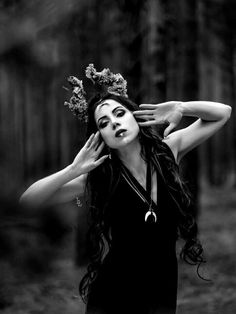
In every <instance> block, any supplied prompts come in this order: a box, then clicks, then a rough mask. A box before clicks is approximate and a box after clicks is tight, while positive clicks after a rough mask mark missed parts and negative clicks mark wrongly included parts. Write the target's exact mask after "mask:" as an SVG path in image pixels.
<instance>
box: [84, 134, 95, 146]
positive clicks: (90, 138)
mask: <svg viewBox="0 0 236 314" xmlns="http://www.w3.org/2000/svg"><path fill="white" fill-rule="evenodd" d="M93 138H94V133H92V134H91V135H90V137H89V139H88V140H87V142H86V143H85V145H84V147H85V148H89V146H90V145H91V143H92V141H93Z"/></svg>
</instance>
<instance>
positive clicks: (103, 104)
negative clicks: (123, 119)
mask: <svg viewBox="0 0 236 314" xmlns="http://www.w3.org/2000/svg"><path fill="white" fill-rule="evenodd" d="M103 105H109V104H107V103H104V104H102V106H103ZM119 108H122V109H123V107H122V106H117V107H115V108H114V109H113V110H112V113H114V112H115V111H116V110H117V109H119ZM106 117H107V116H102V117H100V118H99V119H98V121H97V123H98V122H99V121H100V120H101V119H103V118H106Z"/></svg>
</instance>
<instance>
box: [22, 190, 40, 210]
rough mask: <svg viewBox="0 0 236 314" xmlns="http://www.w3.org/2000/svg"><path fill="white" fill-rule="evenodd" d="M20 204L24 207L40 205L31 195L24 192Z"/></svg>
mask: <svg viewBox="0 0 236 314" xmlns="http://www.w3.org/2000/svg"><path fill="white" fill-rule="evenodd" d="M19 204H20V205H21V206H22V207H24V208H35V207H39V206H40V204H39V202H37V201H36V200H35V198H33V197H32V196H31V195H29V194H27V192H24V193H23V194H22V195H21V197H20V198H19Z"/></svg>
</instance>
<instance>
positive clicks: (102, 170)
mask: <svg viewBox="0 0 236 314" xmlns="http://www.w3.org/2000/svg"><path fill="white" fill-rule="evenodd" d="M106 99H113V100H116V101H117V102H119V103H120V104H122V105H123V106H124V107H126V108H127V109H128V110H130V111H131V112H132V111H135V110H138V109H139V107H138V105H137V104H135V103H134V102H132V101H131V100H130V99H128V98H126V97H122V96H116V95H113V94H110V93H105V94H97V95H95V96H94V97H93V98H91V99H90V101H89V105H88V126H87V137H89V136H90V135H91V134H92V133H95V132H96V131H97V125H96V121H95V118H94V112H95V110H96V108H97V106H98V105H99V104H100V103H101V102H102V101H104V100H106ZM162 131H163V128H160V129H156V128H154V127H145V128H140V133H139V139H140V144H141V156H142V158H143V159H144V160H145V161H146V160H147V157H146V156H151V157H149V158H151V159H152V163H153V164H154V166H155V167H156V169H158V171H159V172H160V174H161V175H162V177H163V179H164V181H165V183H166V186H167V188H168V191H169V195H170V197H172V199H173V200H174V202H175V203H176V208H177V211H178V213H177V217H178V218H177V220H178V221H177V227H178V237H179V238H181V239H183V240H184V245H183V247H182V250H181V252H180V257H181V258H182V259H183V260H184V261H185V262H187V263H189V264H192V265H198V268H197V273H198V275H199V277H200V278H202V277H201V276H200V274H199V272H198V269H199V266H200V265H201V263H203V262H205V259H204V257H203V248H202V245H201V243H200V241H199V239H198V237H197V236H198V228H197V223H196V221H195V219H194V215H193V214H192V213H191V212H190V208H191V207H190V204H191V196H190V193H189V191H188V189H187V187H186V184H185V183H184V182H183V180H182V179H181V178H180V174H179V167H178V165H177V164H176V162H175V159H174V156H173V154H172V151H171V150H170V148H169V147H168V145H167V144H165V143H164V142H163V141H162V139H163V136H162V134H161V133H163V132H162ZM150 149H151V151H152V152H153V154H148V155H147V151H150ZM108 153H111V155H112V158H111V159H108V158H107V159H106V160H105V161H104V162H103V163H102V164H101V165H100V166H99V167H97V168H96V169H94V170H93V171H91V172H90V173H89V174H88V177H87V183H86V199H87V206H88V207H89V230H88V253H89V256H90V263H89V265H88V268H87V273H86V274H85V276H84V277H83V278H82V280H81V282H80V285H79V292H80V295H81V297H82V299H83V300H84V302H85V303H86V302H87V297H88V294H89V288H90V285H91V283H92V282H93V281H94V279H95V278H96V275H97V273H98V271H99V267H100V266H101V264H102V260H103V258H104V255H105V252H106V251H107V250H109V248H110V247H111V245H112V239H111V235H110V225H109V211H108V210H107V208H108V205H109V201H110V199H111V197H112V195H113V193H114V192H115V191H116V187H117V185H118V183H119V180H120V177H121V167H120V166H121V161H120V160H119V158H118V156H117V154H116V153H115V151H113V150H110V149H109V148H108V147H106V146H105V147H104V149H103V151H102V153H101V155H104V154H108ZM101 182H102V184H101ZM202 279H204V278H202Z"/></svg>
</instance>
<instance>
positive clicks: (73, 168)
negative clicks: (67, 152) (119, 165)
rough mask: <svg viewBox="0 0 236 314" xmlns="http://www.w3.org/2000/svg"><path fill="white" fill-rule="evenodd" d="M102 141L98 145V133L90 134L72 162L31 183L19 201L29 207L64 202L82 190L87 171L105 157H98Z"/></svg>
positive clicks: (102, 144)
mask: <svg viewBox="0 0 236 314" xmlns="http://www.w3.org/2000/svg"><path fill="white" fill-rule="evenodd" d="M103 147H104V143H101V144H100V145H99V133H98V132H97V133H96V135H94V134H92V135H91V136H90V138H89V139H88V141H87V142H86V143H85V145H84V146H83V148H82V149H81V150H80V151H79V153H78V155H77V156H76V157H75V159H74V161H73V163H72V164H71V165H69V166H67V167H66V168H64V169H62V170H60V171H58V172H56V173H54V174H52V175H50V176H48V177H45V178H42V179H40V180H38V181H36V182H35V183H33V184H32V185H31V186H30V187H29V188H28V189H27V190H26V191H25V192H24V193H23V194H22V196H21V198H20V203H22V204H23V205H25V206H27V207H28V206H29V207H41V206H45V205H51V204H58V203H65V202H69V201H71V200H73V199H74V198H75V197H76V196H79V195H81V194H82V193H83V192H84V186H85V181H86V177H87V173H88V172H89V171H91V170H93V169H94V168H96V167H97V166H99V165H100V164H101V163H102V162H103V161H104V160H105V159H106V158H107V155H106V156H102V157H101V158H99V159H98V156H99V155H100V153H101V151H102V149H103Z"/></svg>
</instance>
